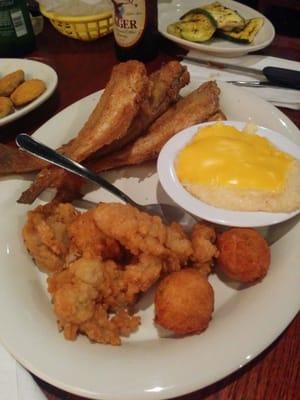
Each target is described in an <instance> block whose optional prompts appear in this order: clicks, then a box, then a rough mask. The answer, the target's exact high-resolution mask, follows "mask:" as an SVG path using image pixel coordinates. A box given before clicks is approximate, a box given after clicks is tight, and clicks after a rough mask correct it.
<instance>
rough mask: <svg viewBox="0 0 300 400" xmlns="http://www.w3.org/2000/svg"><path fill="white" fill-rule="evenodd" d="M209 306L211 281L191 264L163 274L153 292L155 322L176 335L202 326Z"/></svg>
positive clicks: (211, 297)
mask: <svg viewBox="0 0 300 400" xmlns="http://www.w3.org/2000/svg"><path fill="white" fill-rule="evenodd" d="M213 309H214V292H213V289H212V287H211V285H210V284H209V282H208V280H207V279H206V278H205V277H203V275H202V274H201V273H200V272H198V271H196V270H194V269H191V268H187V269H182V270H181V271H177V272H172V273H171V274H170V275H167V276H166V277H165V278H164V279H163V280H162V281H161V282H160V284H159V286H158V288H157V291H156V294H155V322H156V323H157V324H159V325H161V326H162V327H164V328H166V329H169V330H171V331H173V332H175V333H176V334H179V335H185V334H188V333H195V332H202V331H203V330H205V329H206V328H207V326H208V324H209V321H210V320H211V316H212V312H213Z"/></svg>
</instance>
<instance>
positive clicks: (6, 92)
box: [0, 69, 24, 97]
mask: <svg viewBox="0 0 300 400" xmlns="http://www.w3.org/2000/svg"><path fill="white" fill-rule="evenodd" d="M22 82H24V71H22V70H21V69H18V70H17V71H15V72H11V73H10V74H7V75H5V76H3V78H1V79H0V96H6V97H7V96H10V95H11V94H12V92H13V91H14V90H15V89H16V88H17V87H18V86H19V85H20V84H21V83H22Z"/></svg>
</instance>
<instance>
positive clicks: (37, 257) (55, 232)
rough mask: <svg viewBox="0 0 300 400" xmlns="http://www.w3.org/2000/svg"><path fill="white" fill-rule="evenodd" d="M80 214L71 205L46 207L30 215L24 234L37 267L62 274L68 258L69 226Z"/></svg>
mask: <svg viewBox="0 0 300 400" xmlns="http://www.w3.org/2000/svg"><path fill="white" fill-rule="evenodd" d="M78 214H79V213H78V212H77V211H76V210H75V208H74V207H73V206H72V205H71V204H51V203H49V204H47V205H45V206H39V207H37V208H36V209H35V210H33V211H29V212H28V218H27V222H26V224H25V226H24V228H23V231H22V234H23V239H24V242H25V246H26V247H27V250H28V252H29V253H30V254H31V256H32V257H33V259H34V261H35V263H36V264H37V266H38V267H39V268H40V269H41V270H43V271H45V272H48V273H52V272H55V271H59V270H61V269H62V268H63V266H64V261H65V257H66V255H67V254H68V249H69V238H68V235H67V226H68V224H69V223H71V222H72V221H74V220H75V218H76V216H77V215H78Z"/></svg>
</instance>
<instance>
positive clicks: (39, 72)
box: [0, 58, 57, 126]
mask: <svg viewBox="0 0 300 400" xmlns="http://www.w3.org/2000/svg"><path fill="white" fill-rule="evenodd" d="M17 69H22V70H23V71H24V73H25V80H27V79H41V80H43V81H44V82H45V85H46V90H45V92H44V93H42V94H41V95H40V96H39V97H38V98H37V99H35V100H34V101H32V102H31V103H29V104H27V106H24V107H21V108H18V109H15V111H14V112H13V113H12V114H9V115H7V116H6V117H4V118H0V126H3V125H6V124H8V123H9V122H12V121H14V120H16V119H18V118H20V117H22V116H23V115H25V114H28V113H29V112H30V111H32V110H34V109H35V108H37V107H38V106H40V105H41V104H42V103H44V101H46V100H47V99H48V98H49V97H50V96H51V94H52V93H53V92H54V90H55V88H56V85H57V74H56V72H55V71H54V69H53V68H51V67H49V65H47V64H44V63H41V62H39V61H33V60H28V59H19V58H3V59H0V78H2V77H3V76H5V75H6V74H9V73H10V72H14V71H16V70H17Z"/></svg>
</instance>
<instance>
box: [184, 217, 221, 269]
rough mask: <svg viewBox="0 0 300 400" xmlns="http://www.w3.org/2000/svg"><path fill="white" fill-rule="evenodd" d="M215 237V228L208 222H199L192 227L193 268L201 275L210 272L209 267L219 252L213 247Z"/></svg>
mask: <svg viewBox="0 0 300 400" xmlns="http://www.w3.org/2000/svg"><path fill="white" fill-rule="evenodd" d="M216 239H217V236H216V231H215V227H214V226H213V224H211V223H210V222H206V221H201V222H198V223H197V224H195V225H194V226H193V229H192V234H191V240H192V246H193V251H194V252H193V261H194V264H193V267H194V268H197V269H199V271H201V272H202V273H203V275H206V276H207V275H208V274H209V273H210V272H211V265H212V263H213V260H214V258H215V257H217V256H218V254H219V252H218V249H217V246H216V245H215V242H216Z"/></svg>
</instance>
